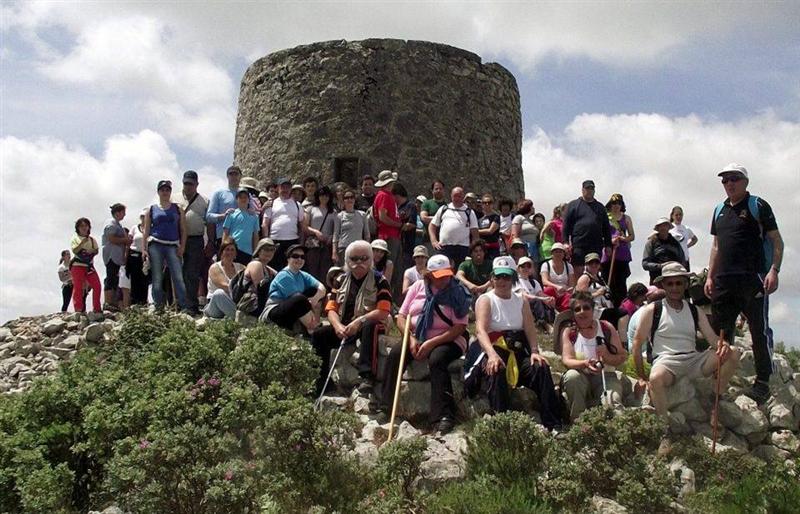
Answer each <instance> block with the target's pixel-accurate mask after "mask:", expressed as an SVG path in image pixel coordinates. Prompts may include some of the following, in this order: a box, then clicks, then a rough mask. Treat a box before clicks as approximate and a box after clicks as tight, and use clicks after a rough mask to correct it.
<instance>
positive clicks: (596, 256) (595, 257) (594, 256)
mask: <svg viewBox="0 0 800 514" xmlns="http://www.w3.org/2000/svg"><path fill="white" fill-rule="evenodd" d="M592 261H597V262H600V254H598V253H596V252H592V253H590V254H589V255H587V256H586V257H584V258H583V263H584V264H589V263H590V262H592Z"/></svg>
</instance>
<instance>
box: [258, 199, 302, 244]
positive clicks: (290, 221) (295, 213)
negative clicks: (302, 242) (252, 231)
mask: <svg viewBox="0 0 800 514" xmlns="http://www.w3.org/2000/svg"><path fill="white" fill-rule="evenodd" d="M299 216H305V211H303V208H302V207H301V206H300V204H299V203H298V202H297V201H295V200H294V199H293V198H289V199H288V200H284V199H282V198H281V197H278V198H276V199H274V200H273V201H272V207H270V208H269V209H267V210H265V211H264V218H268V219H269V220H270V225H269V237H271V238H272V239H273V240H275V241H287V240H291V239H298V238H299V237H300V234H298V230H297V223H298V221H299Z"/></svg>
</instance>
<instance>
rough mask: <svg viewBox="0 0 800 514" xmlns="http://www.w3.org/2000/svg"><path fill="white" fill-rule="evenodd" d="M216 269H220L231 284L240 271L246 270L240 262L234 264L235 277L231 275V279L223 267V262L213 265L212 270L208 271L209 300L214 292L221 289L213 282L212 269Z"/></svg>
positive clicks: (207, 287)
mask: <svg viewBox="0 0 800 514" xmlns="http://www.w3.org/2000/svg"><path fill="white" fill-rule="evenodd" d="M214 267H216V268H217V269H219V270H220V271H221V272H222V274H223V275H225V277H227V279H228V283H230V281H231V280H232V279H233V277H235V276H236V274H237V273H239V272H240V271H242V270H243V269H244V264H241V263H239V262H234V263H233V275H231V276H230V277H229V276H228V274H227V273H225V268H223V267H222V263H221V262H219V261H217V262H215V263H214V264H212V265H211V268H209V269H208V271H209V273H208V283H207V284H206V289H207V290H208V297H209V298H210V297H211V294H212V293H213V292H214V291H216V290H217V289H219V287H217V284H215V283H214V281H213V280H211V269H212V268H214Z"/></svg>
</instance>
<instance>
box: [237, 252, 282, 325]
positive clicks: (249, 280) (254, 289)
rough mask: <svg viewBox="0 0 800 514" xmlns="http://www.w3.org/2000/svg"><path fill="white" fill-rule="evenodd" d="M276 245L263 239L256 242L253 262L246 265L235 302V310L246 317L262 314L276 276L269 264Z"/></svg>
mask: <svg viewBox="0 0 800 514" xmlns="http://www.w3.org/2000/svg"><path fill="white" fill-rule="evenodd" d="M275 249H276V245H275V243H274V242H273V241H272V239H270V238H268V237H265V238H263V239H261V240H259V241H258V243H257V244H256V249H255V251H254V252H253V260H252V261H250V262H249V263H248V264H247V267H246V268H245V269H244V276H243V277H242V293H241V295H240V296H239V297H238V298H234V301H236V310H238V311H240V312H242V313H243V314H246V315H248V316H254V317H256V318H257V317H259V316H260V315H261V313H262V312H264V307H265V306H266V305H267V298H268V297H269V286H270V284H271V283H272V280H273V279H274V278H275V276H276V275H277V274H278V272H277V271H275V270H274V269H272V268H271V267H270V266H269V265H268V264H267V263H269V262H270V261H271V260H272V258H273V257H274V256H275Z"/></svg>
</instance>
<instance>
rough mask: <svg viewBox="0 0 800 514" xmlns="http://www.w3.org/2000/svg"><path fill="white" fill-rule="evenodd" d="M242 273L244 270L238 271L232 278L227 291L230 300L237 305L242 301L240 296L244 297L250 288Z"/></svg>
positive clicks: (248, 281)
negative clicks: (229, 293)
mask: <svg viewBox="0 0 800 514" xmlns="http://www.w3.org/2000/svg"><path fill="white" fill-rule="evenodd" d="M244 272H245V270H244V269H242V270H240V271H239V272H238V273H236V275H234V276H233V278H232V279H231V281H230V283H229V284H228V290H229V291H230V292H231V300H233V303H239V300H241V299H242V296H244V294H245V293H246V292H247V290H248V288H249V287H250V280H249V279H246V278H245V276H244Z"/></svg>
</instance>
